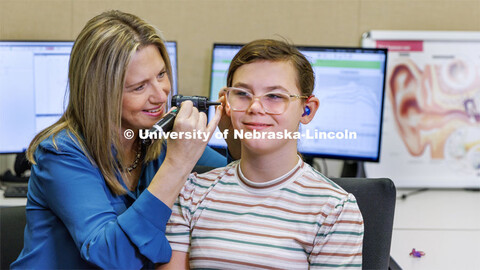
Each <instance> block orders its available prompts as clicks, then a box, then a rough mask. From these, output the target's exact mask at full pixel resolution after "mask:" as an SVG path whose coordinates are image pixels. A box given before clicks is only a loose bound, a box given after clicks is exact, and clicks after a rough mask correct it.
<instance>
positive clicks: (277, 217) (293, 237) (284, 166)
mask: <svg viewBox="0 0 480 270" xmlns="http://www.w3.org/2000/svg"><path fill="white" fill-rule="evenodd" d="M227 86H228V87H227V88H226V97H227V98H226V101H227V104H226V113H227V115H228V116H230V117H231V121H232V125H233V127H234V128H235V130H236V131H237V134H239V136H240V134H243V136H244V137H243V139H242V140H241V157H242V158H241V159H240V160H239V161H235V162H232V163H231V164H229V165H228V166H227V167H224V168H220V169H216V170H213V171H210V172H208V173H206V174H203V175H198V176H195V175H191V176H190V177H189V179H188V180H187V183H186V185H185V186H184V188H183V189H182V191H181V192H180V196H179V198H178V200H177V203H175V205H174V207H173V209H172V210H173V214H172V217H171V220H170V221H169V223H168V225H167V237H168V239H169V241H170V244H171V246H172V249H173V250H174V251H173V256H172V260H171V261H170V263H169V264H168V265H163V266H160V268H168V267H170V266H171V267H173V268H189V267H190V268H202V269H211V268H215V269H245V268H248V269H263V268H268V269H272V268H274V269H314V268H330V267H332V268H339V267H343V268H347V267H348V268H361V265H362V240H363V220H362V216H361V213H360V210H359V209H358V205H357V203H356V201H355V198H354V196H353V195H352V194H349V193H347V192H345V191H344V190H343V189H342V188H340V187H339V186H337V185H336V184H334V183H333V182H331V181H330V180H329V179H328V178H326V177H325V176H323V175H322V174H320V173H319V172H317V171H315V170H314V169H313V168H311V167H310V166H309V165H308V164H306V163H304V162H303V161H302V159H301V158H300V157H299V156H298V154H297V140H296V139H295V138H294V136H295V132H298V127H299V124H300V123H302V124H307V123H309V122H310V121H311V120H312V119H313V117H314V115H315V113H316V111H317V108H318V106H319V101H318V99H317V98H316V97H314V96H313V95H312V91H313V86H314V74H313V70H312V67H311V66H310V63H309V62H308V61H307V59H305V57H304V56H303V55H302V54H301V53H300V52H299V51H298V50H297V49H296V48H295V47H293V46H291V45H288V44H286V43H284V42H281V41H275V40H256V41H253V42H250V43H248V44H247V45H245V46H244V47H243V48H242V49H241V50H240V51H239V52H238V53H237V55H236V56H235V57H234V58H233V60H232V62H231V64H230V68H229V71H228V76H227ZM247 133H249V134H250V136H251V137H248V136H247V135H245V134H247ZM254 134H257V138H256V139H255V138H254V137H253V136H254ZM284 134H292V138H290V137H288V136H287V135H284ZM262 136H263V137H262ZM252 137H253V138H252Z"/></svg>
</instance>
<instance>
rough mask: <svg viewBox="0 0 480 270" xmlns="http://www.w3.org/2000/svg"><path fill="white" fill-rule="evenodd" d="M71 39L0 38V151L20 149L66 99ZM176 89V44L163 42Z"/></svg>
mask: <svg viewBox="0 0 480 270" xmlns="http://www.w3.org/2000/svg"><path fill="white" fill-rule="evenodd" d="M72 46H73V42H72V41H0V115H1V117H0V130H1V132H0V154H2V153H3V154H5V153H21V152H23V151H25V150H26V148H27V147H28V145H29V144H30V142H31V140H32V139H33V137H35V135H36V134H37V133H38V132H40V131H41V130H42V129H44V128H46V127H48V126H49V125H51V124H53V123H54V122H55V121H57V120H58V119H59V118H60V116H61V115H62V114H63V112H64V111H65V108H66V105H67V102H68V93H67V92H66V90H67V80H68V62H69V59H70V52H71V50H72ZM166 47H167V51H168V54H169V56H170V60H171V63H172V73H173V74H172V75H173V82H172V91H171V95H174V94H176V93H177V46H176V42H174V41H169V42H166Z"/></svg>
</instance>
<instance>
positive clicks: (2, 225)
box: [0, 206, 27, 269]
mask: <svg viewBox="0 0 480 270" xmlns="http://www.w3.org/2000/svg"><path fill="white" fill-rule="evenodd" d="M26 223H27V220H26V216H25V206H13V207H0V268H1V269H10V264H11V263H12V262H13V261H15V260H16V259H17V257H18V255H20V252H21V251H22V248H23V232H24V230H25V224H26Z"/></svg>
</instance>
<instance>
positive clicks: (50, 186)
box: [36, 147, 171, 269]
mask: <svg viewBox="0 0 480 270" xmlns="http://www.w3.org/2000/svg"><path fill="white" fill-rule="evenodd" d="M36 156H37V165H36V166H37V168H36V174H37V177H38V179H39V181H40V183H41V186H42V190H43V194H45V195H46V200H47V203H48V206H49V207H50V209H51V210H52V211H53V212H54V213H55V215H56V216H57V217H58V218H60V219H61V220H62V222H63V223H64V224H65V226H66V228H67V229H68V231H69V233H70V235H71V236H72V238H73V240H74V242H75V244H76V245H77V248H78V249H79V251H80V254H81V256H82V258H83V259H84V260H86V261H88V262H91V263H93V264H95V265H96V266H98V267H100V268H123V269H139V268H141V267H142V266H143V264H144V262H145V258H148V259H149V260H150V261H152V262H168V261H169V260H170V257H171V248H170V245H169V243H168V241H167V239H166V237H165V227H166V223H167V221H168V219H169V217H170V214H171V210H170V208H169V207H168V206H166V205H165V204H164V203H163V202H161V201H160V200H158V199H157V198H156V197H155V196H153V195H152V194H151V193H150V192H148V190H145V191H144V192H143V193H142V194H141V195H140V196H139V197H138V198H137V200H136V201H135V202H134V203H133V204H132V205H131V206H130V207H129V208H128V209H127V210H125V211H124V212H123V213H122V214H120V215H119V214H117V212H116V211H115V210H114V207H113V205H114V204H115V203H119V202H120V203H121V200H119V197H118V196H116V195H115V194H112V193H111V191H110V190H109V189H108V187H107V186H106V184H105V181H104V179H103V176H102V175H101V174H100V171H99V170H98V169H97V168H95V167H94V166H93V165H92V164H91V163H90V162H89V160H88V159H87V158H86V157H85V155H84V154H83V152H82V151H81V150H80V149H78V148H74V147H65V148H64V149H63V150H62V151H55V150H54V149H46V148H42V147H39V149H37V153H36ZM57 256H61V254H57Z"/></svg>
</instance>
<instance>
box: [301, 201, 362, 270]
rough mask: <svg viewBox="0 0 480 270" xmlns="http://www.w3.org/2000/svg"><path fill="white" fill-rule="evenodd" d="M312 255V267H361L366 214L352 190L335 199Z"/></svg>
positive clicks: (318, 235) (321, 225)
mask: <svg viewBox="0 0 480 270" xmlns="http://www.w3.org/2000/svg"><path fill="white" fill-rule="evenodd" d="M335 200H336V201H337V202H336V203H335V204H334V205H335V207H334V208H332V209H331V211H330V213H327V217H326V218H325V219H322V221H321V222H322V224H320V228H319V230H318V232H317V235H316V237H315V240H314V248H313V250H312V252H311V253H310V255H309V263H310V269H325V268H337V269H338V268H341V269H344V268H345V269H361V268H362V245H363V218H362V214H361V213H360V209H359V208H358V205H357V202H356V199H355V197H354V196H353V195H352V194H348V195H346V196H343V197H342V199H341V200H337V199H335Z"/></svg>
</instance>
